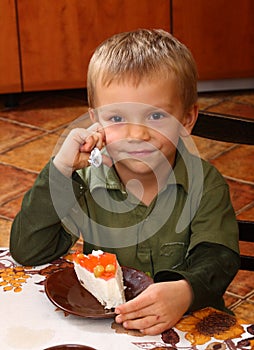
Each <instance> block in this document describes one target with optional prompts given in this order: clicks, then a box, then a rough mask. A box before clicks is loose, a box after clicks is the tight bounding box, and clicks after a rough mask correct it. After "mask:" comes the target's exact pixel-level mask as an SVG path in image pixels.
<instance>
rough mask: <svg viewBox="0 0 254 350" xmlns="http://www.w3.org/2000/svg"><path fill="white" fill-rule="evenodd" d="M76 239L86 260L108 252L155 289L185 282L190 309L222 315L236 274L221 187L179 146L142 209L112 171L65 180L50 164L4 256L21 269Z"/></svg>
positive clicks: (234, 241) (233, 232)
mask: <svg viewBox="0 0 254 350" xmlns="http://www.w3.org/2000/svg"><path fill="white" fill-rule="evenodd" d="M59 217H60V218H61V220H60V219H59ZM80 234H81V235H82V236H83V238H84V241H85V243H84V252H85V253H90V252H91V250H92V249H102V250H104V251H108V252H113V253H115V254H117V257H118V260H119V262H120V264H121V265H125V266H130V267H134V268H137V269H140V270H142V271H145V272H149V273H150V274H151V275H152V276H153V277H154V280H155V281H157V282H158V281H161V280H177V279H182V278H185V279H187V280H188V281H189V283H190V284H191V286H192V289H193V294H194V301H193V305H192V309H196V308H199V307H203V306H207V305H210V306H214V307H217V308H220V309H223V308H224V303H223V300H222V296H223V293H224V292H225V289H226V288H227V286H228V284H229V283H230V282H231V280H232V279H233V277H234V275H235V274H236V272H237V270H238V267H239V255H238V253H239V250H238V228H237V223H236V219H235V214H234V210H233V208H232V205H231V202H230V196H229V189H228V186H227V184H226V182H225V180H224V179H223V177H222V176H221V175H220V174H219V173H218V171H217V170H216V169H215V168H214V167H213V166H212V165H210V164H209V163H207V162H205V161H203V160H200V159H199V158H197V157H196V156H193V155H191V154H190V153H189V152H188V151H187V150H186V149H185V147H184V146H183V145H182V146H181V147H179V150H178V153H177V157H176V162H175V166H174V169H173V171H172V172H171V174H170V176H169V178H168V181H167V184H166V185H165V187H164V188H163V189H162V190H161V191H160V193H159V194H158V196H157V197H156V198H155V199H154V200H153V202H152V203H151V204H150V205H149V206H146V205H144V204H143V203H140V202H139V201H138V200H137V198H136V197H135V196H134V195H130V194H129V195H128V194H127V193H126V191H125V188H124V186H123V184H122V183H121V182H120V180H119V178H118V176H117V174H116V172H115V170H114V167H112V168H110V169H109V168H108V167H106V166H101V167H99V168H94V167H89V168H85V169H82V170H80V171H78V172H75V173H74V174H73V177H72V179H67V178H66V177H65V176H63V175H62V174H61V173H60V172H59V171H58V170H57V169H56V168H55V166H54V164H53V162H52V161H50V162H49V163H48V164H47V165H46V167H45V168H44V169H43V170H42V172H41V173H40V174H39V176H38V178H37V180H36V182H35V184H34V186H33V187H32V189H31V190H30V191H29V192H28V193H27V194H26V195H25V197H24V200H23V204H22V209H21V211H20V213H19V214H18V215H17V217H16V218H15V220H14V223H13V226H12V232H11V241H10V249H11V253H12V255H13V257H14V258H15V259H16V260H17V261H19V262H21V263H23V264H28V265H31V264H42V263H46V262H49V261H52V260H53V259H55V258H57V257H59V256H61V255H63V254H65V253H66V252H67V251H68V250H69V249H70V247H71V246H72V245H73V243H74V242H75V241H76V240H77V239H78V237H79V236H80ZM204 295H205V298H204Z"/></svg>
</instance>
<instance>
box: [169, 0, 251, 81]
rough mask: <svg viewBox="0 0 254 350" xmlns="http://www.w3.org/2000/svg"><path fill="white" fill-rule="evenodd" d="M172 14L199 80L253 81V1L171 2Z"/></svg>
mask: <svg viewBox="0 0 254 350" xmlns="http://www.w3.org/2000/svg"><path fill="white" fill-rule="evenodd" d="M172 11H173V34H174V35H175V36H176V37H177V38H178V39H180V40H181V41H183V42H184V43H185V44H186V46H188V47H189V48H190V49H191V51H192V53H193V56H194V58H195V60H196V62H197V66H198V71H199V76H200V79H201V80H203V79H204V80H209V79H227V78H249V77H254V20H253V16H254V1H253V0H212V1H204V0H191V1H190V0H173V6H172Z"/></svg>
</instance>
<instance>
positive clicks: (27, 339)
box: [0, 248, 254, 350]
mask: <svg viewBox="0 0 254 350" xmlns="http://www.w3.org/2000/svg"><path fill="white" fill-rule="evenodd" d="M70 264H71V263H70V262H68V261H66V259H65V258H61V259H58V260H57V261H55V262H54V263H52V264H47V265H43V266H38V267H31V266H30V267H21V266H19V265H18V264H17V263H16V262H15V261H14V260H13V259H12V257H11V256H10V253H9V251H8V249H6V248H0V276H1V278H0V310H1V318H0V329H1V331H0V344H1V349H4V350H23V349H24V350H43V349H47V348H48V347H51V346H54V345H59V344H83V345H86V346H90V347H92V348H94V349H97V350H114V349H115V350H119V349H121V350H125V349H126V350H131V349H132V350H135V349H136V350H138V349H155V348H156V347H157V348H159V347H162V348H165V347H166V348H167V347H168V348H171V349H172V348H175V349H186V350H187V349H208V346H209V344H210V347H209V349H212V350H214V349H216V350H219V349H222V350H223V349H226V348H229V349H230V350H234V349H241V350H243V349H251V348H252V349H254V338H253V334H254V325H243V329H244V333H243V334H242V336H241V337H240V338H239V337H238V338H236V339H231V340H230V339H229V340H226V341H224V340H216V339H214V338H212V337H211V338H210V339H209V341H208V342H206V343H205V344H203V345H192V344H191V343H190V341H188V340H187V339H186V338H185V335H186V332H183V331H180V330H178V329H175V328H174V329H171V330H170V332H173V333H174V335H176V334H177V335H178V336H179V339H178V341H175V344H173V345H172V341H171V344H170V343H165V342H164V341H163V340H162V336H161V335H158V336H136V335H133V334H128V333H117V332H116V330H115V329H113V328H112V323H113V322H114V320H113V319H91V318H89V319H88V318H84V317H79V316H75V315H70V314H66V313H65V312H64V311H62V310H60V309H58V308H56V306H55V305H54V304H53V303H52V302H51V301H50V300H49V298H48V297H47V295H46V293H45V288H44V284H45V280H46V276H47V275H48V274H49V273H52V272H54V271H56V270H59V269H63V268H66V266H69V265H70ZM164 339H165V338H164ZM244 339H247V341H245V343H244V342H243V340H244ZM215 342H216V344H215ZM214 344H215V345H216V346H215V347H213V345H214Z"/></svg>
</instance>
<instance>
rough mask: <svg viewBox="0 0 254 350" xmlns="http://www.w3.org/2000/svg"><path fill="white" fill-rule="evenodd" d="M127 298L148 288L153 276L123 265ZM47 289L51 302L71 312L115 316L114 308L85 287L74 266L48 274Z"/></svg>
mask: <svg viewBox="0 0 254 350" xmlns="http://www.w3.org/2000/svg"><path fill="white" fill-rule="evenodd" d="M122 270H123V277H124V285H125V286H126V289H125V297H126V300H130V299H133V298H134V297H135V296H137V295H138V294H140V293H141V292H142V291H143V290H144V289H146V288H147V287H148V286H149V285H150V284H151V283H153V280H152V278H150V277H148V276H147V275H146V274H145V273H144V272H141V271H138V270H135V269H132V268H129V267H122ZM45 291H46V294H47V296H48V298H49V299H50V300H51V302H52V303H53V304H54V305H56V306H57V307H58V308H60V309H62V310H64V311H65V312H67V313H69V314H73V315H76V316H82V317H91V318H113V317H115V312H114V310H113V309H112V310H107V309H104V307H103V306H102V305H101V304H100V303H99V302H98V300H97V299H96V298H95V297H94V296H92V295H91V294H90V293H89V292H88V291H87V290H86V289H85V288H83V287H82V286H81V284H80V282H79V281H78V279H77V276H76V273H75V271H74V268H72V267H67V268H66V269H64V270H60V271H57V272H55V273H53V274H51V275H49V276H48V278H47V280H46V283H45Z"/></svg>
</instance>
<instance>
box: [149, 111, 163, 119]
mask: <svg viewBox="0 0 254 350" xmlns="http://www.w3.org/2000/svg"><path fill="white" fill-rule="evenodd" d="M162 118H164V115H163V114H162V113H160V112H155V113H153V114H151V116H150V117H149V119H152V120H159V119H162Z"/></svg>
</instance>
